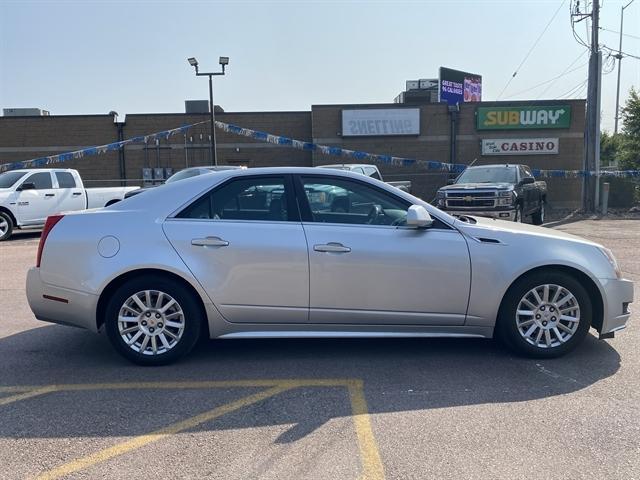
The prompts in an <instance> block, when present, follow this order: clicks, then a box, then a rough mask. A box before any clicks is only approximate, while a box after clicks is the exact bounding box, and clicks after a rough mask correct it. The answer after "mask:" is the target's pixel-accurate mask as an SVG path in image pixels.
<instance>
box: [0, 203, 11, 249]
mask: <svg viewBox="0 0 640 480" xmlns="http://www.w3.org/2000/svg"><path fill="white" fill-rule="evenodd" d="M0 227H3V228H0V242H2V241H3V240H9V238H11V235H12V234H13V228H14V225H13V220H12V219H11V215H9V214H8V213H6V212H2V211H0Z"/></svg>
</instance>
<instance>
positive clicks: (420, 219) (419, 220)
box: [407, 205, 433, 228]
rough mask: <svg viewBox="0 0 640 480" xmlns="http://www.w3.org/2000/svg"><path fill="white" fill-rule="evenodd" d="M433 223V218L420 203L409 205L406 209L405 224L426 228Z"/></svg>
mask: <svg viewBox="0 0 640 480" xmlns="http://www.w3.org/2000/svg"><path fill="white" fill-rule="evenodd" d="M431 225H433V218H431V215H429V212H427V209H426V208H424V207H423V206H422V205H411V206H410V207H409V210H407V226H408V227H415V228H428V227H430V226H431Z"/></svg>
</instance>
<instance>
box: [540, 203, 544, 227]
mask: <svg viewBox="0 0 640 480" xmlns="http://www.w3.org/2000/svg"><path fill="white" fill-rule="evenodd" d="M540 223H544V203H542V205H540Z"/></svg>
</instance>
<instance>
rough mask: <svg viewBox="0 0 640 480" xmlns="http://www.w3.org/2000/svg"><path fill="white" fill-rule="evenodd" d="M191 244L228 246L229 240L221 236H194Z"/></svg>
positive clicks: (197, 245)
mask: <svg viewBox="0 0 640 480" xmlns="http://www.w3.org/2000/svg"><path fill="white" fill-rule="evenodd" d="M191 245H194V246H196V247H227V246H228V245H229V242H227V241H226V240H223V239H221V238H220V237H206V238H194V239H193V240H191Z"/></svg>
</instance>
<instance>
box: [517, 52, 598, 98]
mask: <svg viewBox="0 0 640 480" xmlns="http://www.w3.org/2000/svg"><path fill="white" fill-rule="evenodd" d="M582 55H583V54H581V55H580V57H582ZM580 57H578V58H577V59H576V60H574V61H573V63H572V64H571V65H569V67H567V68H571V67H572V66H573V64H574V63H575V62H576V61H578V60H579V59H580ZM588 63H589V62H586V63H583V64H582V65H580V66H578V67H576V68H574V69H572V70H566V69H565V71H564V72H562V73H561V74H560V75H558V76H556V77H553V78H550V79H549V80H547V81H545V82H542V83H539V84H537V85H534V86H533V87H529V88H527V89H526V90H521V91H519V92H518V93H514V94H513V95H509V96H508V97H505V100H507V99H509V98H513V97H517V96H518V95H521V94H523V93H527V92H529V91H531V90H535V89H536V88H538V87H541V86H543V85H546V84H548V83H552V82H554V81H556V80H557V79H559V78H561V77H564V76H565V75H569V74H570V73H572V72H575V71H576V70H580V69H581V68H583V67H585V66H586V65H587V64H588Z"/></svg>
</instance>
